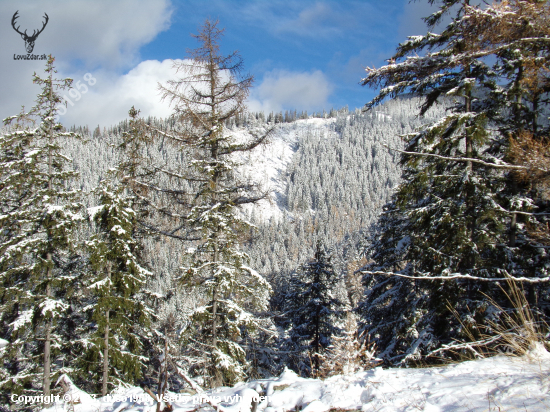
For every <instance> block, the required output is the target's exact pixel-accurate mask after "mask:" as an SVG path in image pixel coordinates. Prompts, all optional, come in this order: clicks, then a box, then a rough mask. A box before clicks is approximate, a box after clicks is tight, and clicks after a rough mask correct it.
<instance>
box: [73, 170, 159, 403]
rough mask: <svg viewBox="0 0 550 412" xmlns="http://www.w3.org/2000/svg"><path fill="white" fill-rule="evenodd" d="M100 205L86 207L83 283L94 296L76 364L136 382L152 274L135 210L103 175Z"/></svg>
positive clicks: (98, 375)
mask: <svg viewBox="0 0 550 412" xmlns="http://www.w3.org/2000/svg"><path fill="white" fill-rule="evenodd" d="M96 195H97V196H98V198H99V205H98V206H96V207H93V208H90V218H91V219H92V220H93V222H94V223H95V228H96V233H95V234H93V235H92V237H91V239H90V240H89V241H88V242H87V247H88V251H89V254H90V258H89V259H90V266H91V268H90V270H91V276H89V278H88V285H87V289H88V290H89V291H90V292H91V294H92V295H93V297H92V298H91V300H92V302H91V303H88V304H87V305H86V310H87V312H88V316H89V319H90V322H91V323H92V324H93V326H94V327H93V331H92V334H91V336H88V337H86V338H85V339H84V340H81V341H79V342H77V343H78V344H79V345H81V348H80V349H81V350H80V351H79V352H80V353H82V357H81V358H80V363H81V364H80V365H79V366H80V369H81V370H82V371H84V372H86V374H85V376H86V378H87V379H88V380H89V381H92V382H97V383H98V384H97V385H95V386H96V388H97V387H99V386H100V385H99V382H101V393H102V395H103V396H105V395H106V394H107V391H108V387H109V385H111V386H117V385H118V384H119V383H121V382H124V383H129V384H135V383H136V381H137V380H138V379H139V378H140V377H141V370H142V358H141V354H142V346H143V345H142V339H143V334H142V333H140V330H142V329H144V328H145V329H146V328H148V327H149V324H150V313H149V309H148V308H147V305H146V304H145V302H144V299H143V298H144V297H143V296H141V295H140V292H141V291H142V288H143V287H144V284H145V282H146V280H147V277H148V276H149V275H150V272H149V271H148V270H146V269H145V268H144V265H143V258H142V257H141V246H140V244H139V242H138V241H137V240H136V236H135V232H136V224H137V223H136V212H135V211H134V210H133V208H132V203H133V200H132V198H131V197H129V196H127V195H125V188H124V187H123V186H119V187H114V184H113V182H112V181H110V180H107V179H106V180H103V181H101V182H100V184H99V186H98V188H97V189H96Z"/></svg>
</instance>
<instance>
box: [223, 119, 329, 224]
mask: <svg viewBox="0 0 550 412" xmlns="http://www.w3.org/2000/svg"><path fill="white" fill-rule="evenodd" d="M335 121H336V119H335V118H329V119H319V118H312V119H302V120H296V121H294V122H292V123H279V124H277V125H276V126H275V127H274V129H273V131H272V132H271V134H270V136H269V138H268V142H267V144H265V145H261V146H258V147H256V148H255V149H254V150H252V151H251V152H250V153H246V154H239V155H240V156H239V157H238V158H237V161H238V162H239V163H242V166H241V167H240V170H241V172H242V173H243V175H244V176H246V177H248V178H250V180H252V181H253V182H255V183H257V184H259V185H260V187H261V188H262V190H264V191H266V192H269V196H268V197H267V198H266V199H265V200H262V201H260V202H259V203H258V204H256V205H255V206H254V209H255V213H256V214H257V217H258V218H260V219H261V220H263V221H268V220H269V219H270V218H272V217H274V218H275V219H280V218H282V217H283V216H285V214H286V213H287V211H286V206H285V204H284V199H285V196H286V183H285V174H286V170H287V167H288V164H289V163H290V161H291V160H292V156H293V155H294V153H296V151H297V150H298V142H299V139H300V138H301V137H302V136H304V135H306V134H307V133H311V132H312V131H315V132H316V133H320V134H321V135H325V136H327V137H329V136H331V135H335V132H334V131H332V130H331V125H333V124H334V122H335ZM228 133H230V134H232V135H234V136H235V138H236V140H237V141H239V140H240V138H242V139H243V140H246V136H247V135H248V134H249V131H247V130H243V129H238V130H235V131H230V132H228ZM245 210H247V211H249V210H251V207H250V208H248V209H246V208H245Z"/></svg>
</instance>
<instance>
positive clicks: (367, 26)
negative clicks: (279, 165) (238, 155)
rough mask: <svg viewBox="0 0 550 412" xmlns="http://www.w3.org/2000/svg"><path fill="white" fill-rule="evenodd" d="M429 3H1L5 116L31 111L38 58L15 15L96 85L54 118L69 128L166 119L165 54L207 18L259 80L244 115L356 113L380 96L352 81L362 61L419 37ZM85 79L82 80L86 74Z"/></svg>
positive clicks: (64, 67)
mask: <svg viewBox="0 0 550 412" xmlns="http://www.w3.org/2000/svg"><path fill="white" fill-rule="evenodd" d="M426 3H427V0H423V1H417V2H413V3H410V2H409V1H408V0H387V1H382V0H340V1H315V0H311V1H310V0H300V1H282V0H271V1H267V0H172V1H170V0H157V1H146V0H96V1H85V0H26V1H9V0H8V1H2V2H1V4H0V18H1V22H0V42H1V48H0V75H1V76H0V96H2V97H1V98H0V116H2V118H4V117H7V116H8V115H12V114H15V113H16V112H17V111H18V110H19V108H20V106H21V105H26V106H30V105H31V104H32V100H33V96H35V95H36V94H37V92H38V89H37V87H36V86H33V85H32V81H31V75H32V73H33V72H34V71H37V72H39V71H41V70H42V69H43V66H44V64H43V62H40V61H21V60H14V55H17V54H25V49H24V43H23V40H22V39H21V38H20V36H19V35H18V34H17V33H16V32H15V31H14V30H13V28H12V26H11V19H12V16H13V14H14V13H15V11H16V10H19V16H20V17H19V19H18V24H20V25H21V27H22V28H28V29H29V32H32V30H33V29H34V28H39V27H41V24H42V21H43V20H42V19H43V13H44V12H46V13H48V15H49V22H48V26H47V27H46V28H45V29H44V32H43V33H41V34H40V35H39V37H38V38H37V40H36V44H35V50H34V52H33V53H35V54H42V53H46V54H49V53H51V54H53V55H54V56H56V64H57V67H58V70H59V76H60V77H66V76H69V77H72V78H74V79H75V82H76V81H78V80H80V81H81V82H83V76H84V75H85V74H86V73H90V74H91V75H93V76H94V78H95V79H97V82H96V83H94V85H91V86H90V87H89V90H88V91H87V93H86V94H85V95H84V94H83V95H82V96H81V98H80V99H79V100H78V101H75V102H73V103H74V106H70V107H68V109H67V113H66V114H65V115H64V116H62V118H61V120H62V122H63V123H64V124H66V125H71V124H74V123H76V124H89V125H90V126H94V125H97V124H100V125H101V126H109V125H110V124H113V123H116V122H117V121H120V120H123V119H124V118H125V117H126V113H127V111H128V108H129V107H130V106H131V105H135V106H136V107H139V108H141V110H142V113H143V114H145V115H149V114H150V115H155V116H165V115H168V114H169V113H170V108H169V107H168V105H167V104H166V103H163V102H159V98H158V91H157V90H156V87H157V83H158V82H161V83H163V82H165V81H166V80H168V79H170V78H173V77H174V76H176V75H175V73H174V72H173V70H172V69H171V60H172V59H185V58H186V50H187V49H190V48H194V47H196V46H197V42H196V40H195V39H193V38H192V37H191V33H196V32H197V30H198V28H199V26H200V25H201V24H202V23H203V22H204V20H205V19H206V18H210V19H214V20H215V19H219V21H220V23H219V24H220V26H221V27H224V28H225V36H224V39H223V41H222V43H221V50H222V52H224V53H229V52H231V51H233V50H239V52H240V54H241V56H242V57H243V59H244V64H245V68H246V69H247V71H249V72H250V73H251V74H252V75H254V77H255V83H254V88H253V89H252V91H251V95H250V98H249V107H250V110H254V111H257V110H263V111H266V112H270V111H278V110H290V109H297V110H298V111H301V110H307V111H308V112H310V113H311V112H312V111H320V110H323V109H325V110H330V108H332V107H334V108H340V107H342V106H345V105H348V106H349V107H350V108H351V109H353V108H356V107H361V106H363V105H364V104H365V103H366V102H367V101H368V100H369V99H370V98H371V97H372V96H373V95H374V93H375V91H373V90H369V89H367V88H364V87H362V86H360V85H359V81H360V79H361V77H362V76H363V74H364V67H365V66H373V65H375V66H376V67H379V66H381V65H382V64H383V63H384V59H386V58H388V57H389V56H390V55H391V54H392V52H393V51H394V50H395V46H396V45H397V44H398V43H399V42H400V41H402V40H404V39H405V38H406V36H407V35H418V34H423V33H425V30H426V29H425V27H424V24H423V22H422V21H421V17H422V16H426V15H428V14H429V13H430V10H431V8H430V7H429V6H428V5H427V4H426ZM88 77H89V76H88Z"/></svg>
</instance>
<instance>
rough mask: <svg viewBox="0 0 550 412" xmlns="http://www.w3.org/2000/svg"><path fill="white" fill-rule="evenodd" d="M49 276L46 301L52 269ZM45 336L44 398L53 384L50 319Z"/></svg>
mask: <svg viewBox="0 0 550 412" xmlns="http://www.w3.org/2000/svg"><path fill="white" fill-rule="evenodd" d="M47 256H48V257H47V260H48V262H51V254H50V253H48V255H47ZM47 276H48V284H47V285H46V299H48V298H49V297H51V295H52V290H51V286H50V282H49V280H50V278H51V268H48V272H47ZM44 329H45V330H44V334H45V338H44V379H43V391H44V396H45V397H47V396H50V386H51V382H50V374H51V364H50V362H51V339H52V336H51V335H52V321H51V319H48V321H47V322H46V326H45V327H44Z"/></svg>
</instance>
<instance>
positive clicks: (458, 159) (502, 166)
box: [383, 144, 528, 170]
mask: <svg viewBox="0 0 550 412" xmlns="http://www.w3.org/2000/svg"><path fill="white" fill-rule="evenodd" d="M383 146H384V147H386V148H388V149H389V150H394V151H396V152H399V153H403V154H407V155H411V156H424V157H435V158H437V159H443V160H451V161H455V162H463V163H467V162H472V163H477V164H480V165H483V166H487V167H494V168H496V169H511V170H528V168H527V167H525V166H519V165H511V164H508V163H503V164H496V163H489V162H486V161H484V160H480V159H474V158H471V157H450V156H441V155H438V154H435V153H418V152H408V151H406V150H400V149H395V148H392V147H389V146H388V145H386V144H384V145H383Z"/></svg>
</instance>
